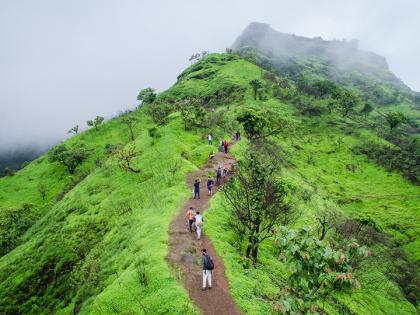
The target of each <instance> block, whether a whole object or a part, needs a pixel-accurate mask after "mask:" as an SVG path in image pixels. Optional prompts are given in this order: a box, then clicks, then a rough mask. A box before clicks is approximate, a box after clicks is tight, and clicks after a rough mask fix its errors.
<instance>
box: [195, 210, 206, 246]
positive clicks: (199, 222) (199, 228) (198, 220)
mask: <svg viewBox="0 0 420 315" xmlns="http://www.w3.org/2000/svg"><path fill="white" fill-rule="evenodd" d="M194 218H195V227H196V229H197V230H196V233H197V239H198V240H199V239H200V238H201V231H202V229H203V225H204V219H203V216H202V215H201V214H200V211H197V212H196V214H195V217H194Z"/></svg>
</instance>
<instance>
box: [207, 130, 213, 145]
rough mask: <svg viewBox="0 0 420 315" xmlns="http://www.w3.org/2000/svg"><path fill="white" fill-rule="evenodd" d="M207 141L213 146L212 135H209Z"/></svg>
mask: <svg viewBox="0 0 420 315" xmlns="http://www.w3.org/2000/svg"><path fill="white" fill-rule="evenodd" d="M207 140H208V142H209V145H212V144H213V141H212V137H211V133H209V135H208V136H207Z"/></svg>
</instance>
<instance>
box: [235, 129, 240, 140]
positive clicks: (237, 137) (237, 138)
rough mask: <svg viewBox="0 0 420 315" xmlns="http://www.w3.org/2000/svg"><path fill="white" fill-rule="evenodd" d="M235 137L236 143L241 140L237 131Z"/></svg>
mask: <svg viewBox="0 0 420 315" xmlns="http://www.w3.org/2000/svg"><path fill="white" fill-rule="evenodd" d="M235 136H236V141H239V140H240V139H241V133H240V132H239V130H238V131H237V132H236V134H235Z"/></svg>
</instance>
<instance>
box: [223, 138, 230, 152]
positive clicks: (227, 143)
mask: <svg viewBox="0 0 420 315" xmlns="http://www.w3.org/2000/svg"><path fill="white" fill-rule="evenodd" d="M228 146H229V142H228V141H227V140H225V141H223V147H224V148H225V153H228Z"/></svg>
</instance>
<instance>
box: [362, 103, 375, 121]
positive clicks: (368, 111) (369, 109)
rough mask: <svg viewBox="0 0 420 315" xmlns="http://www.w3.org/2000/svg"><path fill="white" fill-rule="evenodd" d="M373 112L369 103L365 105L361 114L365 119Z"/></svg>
mask: <svg viewBox="0 0 420 315" xmlns="http://www.w3.org/2000/svg"><path fill="white" fill-rule="evenodd" d="M372 111H373V106H372V104H371V103H365V105H364V106H363V108H362V110H361V112H362V113H363V114H364V115H365V118H367V116H368V115H369V114H370V113H371V112H372Z"/></svg>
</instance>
